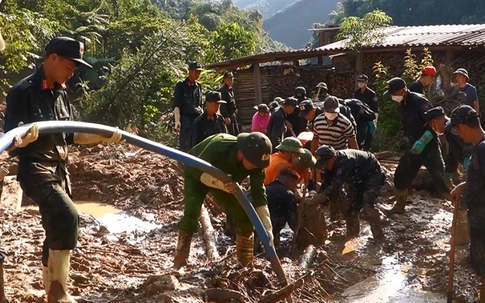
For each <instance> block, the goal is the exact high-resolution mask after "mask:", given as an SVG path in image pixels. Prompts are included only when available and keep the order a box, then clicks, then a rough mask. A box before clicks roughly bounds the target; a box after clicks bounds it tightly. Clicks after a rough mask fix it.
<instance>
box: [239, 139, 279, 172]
mask: <svg viewBox="0 0 485 303" xmlns="http://www.w3.org/2000/svg"><path fill="white" fill-rule="evenodd" d="M237 147H238V148H239V150H241V152H242V154H243V156H244V158H246V160H248V161H249V163H251V164H252V165H254V166H256V167H258V168H265V167H267V166H268V165H269V159H270V157H271V153H272V149H273V146H272V144H271V141H270V140H269V139H268V137H267V136H266V135H265V134H263V133H260V132H252V133H241V134H239V135H238V136H237Z"/></svg>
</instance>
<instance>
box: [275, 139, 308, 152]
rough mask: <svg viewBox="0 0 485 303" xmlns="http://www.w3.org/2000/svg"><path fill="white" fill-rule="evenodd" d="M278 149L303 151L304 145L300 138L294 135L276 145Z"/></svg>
mask: <svg viewBox="0 0 485 303" xmlns="http://www.w3.org/2000/svg"><path fill="white" fill-rule="evenodd" d="M276 149H277V150H284V151H289V152H294V153H300V154H301V153H303V145H302V144H301V142H300V140H298V139H297V138H294V137H288V138H285V139H283V141H281V143H280V145H278V146H276Z"/></svg>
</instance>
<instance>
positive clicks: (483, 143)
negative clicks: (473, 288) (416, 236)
mask: <svg viewBox="0 0 485 303" xmlns="http://www.w3.org/2000/svg"><path fill="white" fill-rule="evenodd" d="M451 125H452V128H453V130H454V132H455V133H456V134H457V135H458V136H460V138H461V139H462V140H463V141H464V142H466V143H471V144H473V145H474V148H473V154H472V157H471V163H470V167H469V168H468V172H467V180H466V182H462V183H460V184H459V185H458V186H457V187H455V189H453V191H452V192H451V200H452V202H453V204H454V205H455V207H459V208H460V205H459V200H460V198H461V197H462V194H463V200H464V202H465V205H466V209H467V211H468V223H469V228H470V265H471V266H472V268H473V269H474V271H475V273H476V275H477V276H479V278H480V282H481V285H479V286H478V291H477V292H478V301H476V302H479V303H485V225H484V224H483V222H485V204H484V203H483V197H485V183H484V180H485V131H484V130H483V128H482V127H481V125H480V119H479V115H478V113H477V112H476V111H475V110H474V109H473V108H472V107H470V106H468V105H462V106H459V107H457V108H455V109H454V110H453V112H452V113H451ZM460 209H461V208H460ZM456 232H458V231H456ZM456 232H455V234H456Z"/></svg>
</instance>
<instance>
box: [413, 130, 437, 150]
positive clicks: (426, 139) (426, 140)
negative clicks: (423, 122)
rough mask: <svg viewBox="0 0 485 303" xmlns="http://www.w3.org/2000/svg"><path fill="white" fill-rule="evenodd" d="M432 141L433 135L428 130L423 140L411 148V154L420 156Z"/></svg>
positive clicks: (420, 139) (419, 140)
mask: <svg viewBox="0 0 485 303" xmlns="http://www.w3.org/2000/svg"><path fill="white" fill-rule="evenodd" d="M431 139H433V134H432V133H431V132H430V131H429V130H427V131H426V132H424V134H423V136H421V138H419V139H418V140H416V142H414V144H413V147H412V148H411V153H413V154H415V155H419V154H420V153H422V152H423V150H424V148H425V147H426V144H428V143H429V141H431Z"/></svg>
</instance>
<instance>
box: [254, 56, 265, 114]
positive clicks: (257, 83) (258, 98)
mask: <svg viewBox="0 0 485 303" xmlns="http://www.w3.org/2000/svg"><path fill="white" fill-rule="evenodd" d="M253 80H254V105H258V104H260V103H263V92H262V90H261V68H260V66H259V63H254V64H253Z"/></svg>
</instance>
